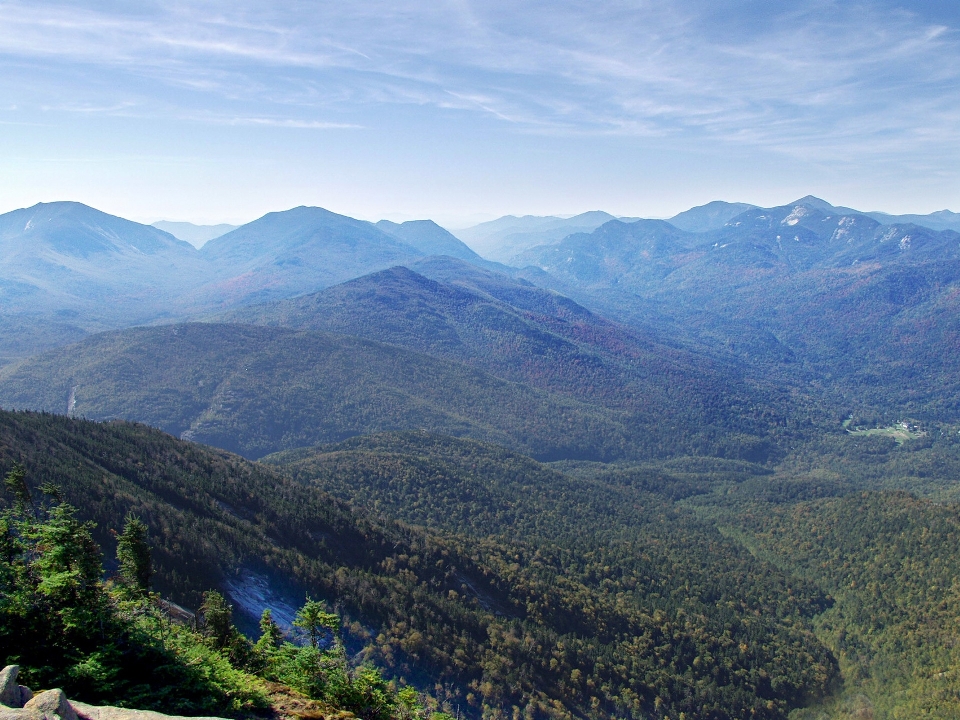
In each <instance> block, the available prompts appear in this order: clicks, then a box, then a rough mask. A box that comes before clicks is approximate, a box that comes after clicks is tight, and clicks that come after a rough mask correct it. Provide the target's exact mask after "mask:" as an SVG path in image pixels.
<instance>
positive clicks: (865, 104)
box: [0, 0, 960, 159]
mask: <svg viewBox="0 0 960 720" xmlns="http://www.w3.org/2000/svg"><path fill="white" fill-rule="evenodd" d="M98 5H99V4H98V3H93V2H89V3H83V2H74V3H51V2H43V1H41V2H31V3H25V2H0V69H2V67H3V66H4V65H7V66H12V65H16V64H24V63H26V64H28V65H29V66H30V67H31V68H32V74H31V78H33V79H36V78H37V77H42V78H43V79H44V82H45V83H46V84H47V85H48V86H52V85H56V83H57V78H58V77H60V76H61V71H62V69H63V68H65V67H68V66H69V67H77V66H82V67H83V68H85V73H86V74H87V75H89V76H90V77H91V78H93V79H92V81H91V83H90V87H89V88H84V87H79V88H77V87H74V88H71V87H70V86H69V84H68V83H64V87H63V88H61V92H63V93H64V94H65V95H66V97H67V98H68V99H69V102H67V103H66V104H68V105H69V104H71V102H72V103H73V104H74V105H75V106H80V105H82V104H84V103H86V104H87V105H89V106H90V107H91V108H93V107H102V108H103V109H102V112H104V113H106V114H109V113H110V112H114V111H115V112H119V113H124V112H128V111H129V108H130V106H131V105H135V106H136V108H137V111H138V112H145V113H156V114H160V115H168V116H171V117H191V118H192V117H197V116H198V114H203V113H205V112H206V113H209V114H210V115H213V116H224V117H234V116H235V117H246V118H247V119H246V120H244V122H246V123H248V124H262V125H265V126H266V125H272V126H277V127H303V128H307V127H311V128H316V129H344V128H355V127H357V126H358V124H362V123H356V122H354V121H353V120H351V121H349V122H347V121H343V119H342V118H341V117H339V116H338V114H341V113H345V114H354V115H355V114H357V113H360V114H362V112H363V108H365V107H371V106H378V105H390V104H397V105H403V104H413V105H420V106H432V107H435V108H437V109H438V110H439V111H455V112H466V113H475V114H479V115H481V116H486V117H489V118H490V119H491V120H493V121H496V122H502V123H505V124H507V125H509V126H511V127H513V128H515V129H517V130H520V131H523V132H527V133H529V132H534V133H536V132H543V133H550V134H563V133H569V134H570V135H584V134H597V135H624V136H640V137H664V138H678V139H681V140H682V139H683V138H697V139H699V140H701V141H703V142H716V143H725V144H729V145H748V146H755V147H762V148H767V149H773V150H775V151H777V152H783V153H787V154H794V155H798V156H800V155H806V156H813V157H820V158H824V159H825V158H828V157H829V156H830V155H831V154H835V153H836V152H837V150H838V149H839V148H846V149H848V150H849V149H851V148H853V149H855V150H856V151H857V152H858V153H866V154H889V153H931V154H934V155H936V154H937V153H940V152H942V146H943V144H944V143H950V142H952V143H954V144H956V140H957V137H956V133H957V131H956V127H957V126H956V118H957V117H958V114H960V33H958V29H957V28H955V27H951V26H949V25H947V24H944V23H943V22H942V18H938V19H936V20H931V19H928V18H925V17H924V16H923V14H922V12H921V10H920V9H915V10H912V11H911V10H909V9H907V10H903V9H900V10H895V11H891V10H890V9H889V8H887V7H885V6H882V5H881V4H879V3H876V2H853V3H849V2H840V1H839V0H800V1H799V2H797V3H794V4H791V6H790V7H789V9H787V10H777V9H775V8H774V9H770V8H763V6H761V5H759V4H757V5H753V4H751V3H729V4H727V5H724V4H723V3H705V2H704V3H700V2H695V1H694V0H690V1H688V2H674V3H647V2H636V1H630V2H628V1H627V0H610V1H609V2H605V3H602V4H600V5H598V4H596V3H589V2H580V1H572V0H567V1H563V0H560V1H558V2H555V3H551V5H550V6H549V8H546V7H545V6H542V5H539V4H537V5H534V4H529V3H515V2H506V1H505V0H504V1H501V0H489V1H486V2H471V1H470V0H450V1H448V2H437V3H434V4H432V5H431V6H426V5H425V4H423V3H421V2H414V1H413V0H395V1H394V2H379V1H369V0H361V1H359V2H357V3H305V4H295V5H292V8H293V9H292V10H284V9H283V8H281V7H279V5H282V4H278V5H277V6H274V5H273V4H264V3H255V2H249V1H244V0H238V1H237V2H232V3H226V2H223V3H221V2H212V1H211V2H189V1H188V2H180V3H174V4H171V5H166V4H159V3H157V4H149V3H148V4H146V5H143V6H140V7H138V9H137V11H136V12H135V13H131V12H125V11H122V10H121V9H118V8H122V6H121V5H116V6H114V10H113V11H109V10H102V9H98ZM738 8H739V10H738ZM738 12H739V14H738ZM8 75H9V73H8ZM12 82H13V81H8V84H7V87H8V89H10V90H14V89H16V88H14V87H11V85H10V83H12ZM71 93H73V94H75V95H76V97H72V98H71V97H70V96H71ZM84 93H93V94H94V95H96V99H95V100H86V99H84V98H81V97H79V96H80V95H83V94H84ZM111 94H112V95H113V96H111ZM115 108H119V109H118V110H113V109H115ZM257 108H261V110H260V111H259V112H251V110H255V109H257ZM263 109H266V110H267V111H268V112H264V111H263ZM91 112H92V110H91Z"/></svg>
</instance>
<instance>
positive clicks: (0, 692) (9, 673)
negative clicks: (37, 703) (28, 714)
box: [0, 665, 24, 708]
mask: <svg viewBox="0 0 960 720" xmlns="http://www.w3.org/2000/svg"><path fill="white" fill-rule="evenodd" d="M19 672H20V666H19V665H7V666H6V667H5V668H4V669H3V670H0V705H6V706H7V707H8V708H22V707H23V703H24V700H23V697H22V693H21V692H20V686H19V685H17V675H18V674H19Z"/></svg>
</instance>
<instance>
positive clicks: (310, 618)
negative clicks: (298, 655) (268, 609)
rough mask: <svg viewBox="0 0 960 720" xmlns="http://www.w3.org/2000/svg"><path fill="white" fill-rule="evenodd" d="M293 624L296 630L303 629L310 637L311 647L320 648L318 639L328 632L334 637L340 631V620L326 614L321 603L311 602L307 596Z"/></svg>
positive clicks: (331, 614)
mask: <svg viewBox="0 0 960 720" xmlns="http://www.w3.org/2000/svg"><path fill="white" fill-rule="evenodd" d="M293 624H294V625H296V626H297V627H298V628H303V629H304V630H306V631H307V633H308V634H309V635H310V645H311V647H314V648H318V647H320V638H321V637H323V636H324V635H326V631H327V630H329V631H330V632H332V633H333V634H334V635H336V633H337V631H338V630H339V629H340V618H339V617H337V616H336V615H335V614H333V613H328V612H327V611H326V610H325V609H324V606H323V603H321V602H319V601H317V600H311V599H310V597H309V596H307V602H306V603H305V604H304V606H303V607H302V608H300V610H299V611H298V612H297V617H296V619H295V620H294V621H293Z"/></svg>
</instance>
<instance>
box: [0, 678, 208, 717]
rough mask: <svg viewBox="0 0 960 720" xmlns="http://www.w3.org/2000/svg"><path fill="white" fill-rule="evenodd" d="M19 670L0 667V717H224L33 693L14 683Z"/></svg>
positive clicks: (58, 692)
mask: <svg viewBox="0 0 960 720" xmlns="http://www.w3.org/2000/svg"><path fill="white" fill-rule="evenodd" d="M19 672H20V668H19V666H17V665H7V666H6V667H5V668H4V669H3V670H2V671H0V720H225V719H224V718H214V717H205V718H196V717H194V718H185V717H181V716H178V715H163V714H161V713H157V712H151V711H149V710H130V709H128V708H118V707H111V706H109V705H87V704H86V703H82V702H76V701H73V702H71V701H70V700H67V696H66V695H65V694H64V692H63V690H47V691H46V692H42V693H38V694H37V695H34V694H33V692H32V691H31V690H30V688H28V687H25V686H23V685H18V684H17V675H18V674H19Z"/></svg>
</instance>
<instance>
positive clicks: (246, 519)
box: [2, 413, 836, 717]
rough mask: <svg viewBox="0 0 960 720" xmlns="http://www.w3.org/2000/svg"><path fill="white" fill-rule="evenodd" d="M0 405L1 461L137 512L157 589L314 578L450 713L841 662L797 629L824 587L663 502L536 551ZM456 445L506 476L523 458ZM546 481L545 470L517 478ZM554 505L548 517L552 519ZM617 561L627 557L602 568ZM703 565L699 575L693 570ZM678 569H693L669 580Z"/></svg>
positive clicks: (77, 495)
mask: <svg viewBox="0 0 960 720" xmlns="http://www.w3.org/2000/svg"><path fill="white" fill-rule="evenodd" d="M2 417H3V430H2V432H3V436H2V447H3V458H4V459H3V462H4V464H5V466H6V467H9V466H10V463H11V462H12V461H14V460H16V461H19V462H22V463H23V464H24V466H25V468H26V471H27V476H28V477H31V478H35V479H36V480H35V481H39V480H40V479H41V478H42V481H44V482H56V483H58V484H59V485H60V486H61V487H62V488H63V493H64V496H65V497H66V499H67V500H68V501H73V502H75V503H76V504H77V505H78V506H79V507H80V508H81V517H82V518H84V519H86V518H90V519H94V520H96V521H97V522H98V531H97V532H98V535H97V537H98V538H99V539H100V540H101V542H102V544H104V546H105V547H106V548H110V546H111V540H110V537H111V536H110V534H109V530H110V528H115V527H117V525H118V520H117V518H122V517H123V516H125V515H126V514H127V513H128V512H130V511H133V512H135V513H137V514H138V515H139V516H140V517H142V518H143V520H144V521H145V522H146V524H147V525H148V527H149V529H150V535H151V538H152V539H153V543H154V546H155V555H156V568H157V582H156V586H157V587H158V589H160V590H161V591H162V592H166V593H169V594H170V595H171V596H172V597H173V598H174V599H176V600H179V601H181V602H183V603H184V604H187V605H188V606H192V607H196V606H197V604H198V603H197V601H198V600H199V596H198V593H199V591H200V590H201V589H205V588H207V587H209V586H210V585H213V584H219V585H220V586H221V587H224V586H226V587H230V586H229V584H228V583H225V582H224V581H225V580H227V579H229V578H230V577H233V576H235V575H236V574H237V573H238V572H239V571H241V570H246V571H249V572H255V573H257V574H260V575H262V576H265V577H272V578H274V579H275V580H274V581H275V582H278V583H279V586H280V587H281V588H282V587H283V586H284V584H285V583H286V584H287V588H288V592H304V591H309V592H311V593H313V594H314V595H315V596H316V597H320V598H323V599H326V600H328V601H329V602H331V603H337V604H338V606H339V607H340V608H342V612H344V613H346V615H347V622H348V624H347V626H346V627H347V628H348V630H349V631H350V632H352V633H353V635H354V637H355V638H356V639H357V642H359V643H361V644H367V645H369V650H368V651H367V656H368V657H371V658H375V659H377V660H378V661H379V662H380V663H382V664H383V665H384V666H386V667H387V668H388V669H391V670H392V671H394V672H398V673H403V674H408V676H410V675H409V674H410V673H413V675H412V677H421V676H420V675H419V673H421V672H428V673H430V674H432V675H433V677H435V678H437V679H438V681H439V684H438V685H436V686H435V687H433V691H434V693H437V694H439V695H440V696H441V699H449V700H450V701H456V702H460V703H461V704H462V705H463V706H464V708H465V709H470V708H473V709H476V710H481V709H483V710H484V712H485V713H487V714H489V715H492V716H497V715H498V714H500V712H501V710H500V709H504V710H509V708H510V707H511V706H514V705H516V706H517V707H519V708H520V709H521V712H524V711H525V712H526V713H527V714H529V715H532V716H534V717H536V716H541V715H542V716H549V717H567V716H569V715H570V714H572V715H574V716H600V715H605V714H608V713H613V712H615V713H617V714H625V715H628V716H636V717H642V716H644V715H645V714H648V713H653V714H655V715H661V716H669V717H673V716H676V715H677V714H678V713H679V712H688V713H697V712H703V709H704V708H707V707H709V708H712V710H710V712H711V713H713V714H714V715H715V716H716V717H739V716H741V715H742V714H744V713H748V712H749V713H750V714H752V715H754V716H757V717H781V716H782V714H783V712H784V711H785V710H786V709H789V708H790V707H792V706H794V705H795V704H797V703H802V702H804V701H805V700H806V699H808V698H811V697H816V696H819V695H821V694H823V693H824V692H825V691H826V689H827V686H828V685H829V682H830V680H831V678H833V677H834V675H835V673H836V669H835V664H834V661H833V659H832V657H831V656H830V655H829V653H827V652H826V650H825V649H824V648H823V647H822V646H821V645H820V644H819V643H818V642H817V641H816V640H815V639H814V638H813V636H812V634H811V633H810V630H809V629H805V628H809V622H810V618H811V617H812V616H813V615H814V614H815V613H816V612H817V611H818V610H819V609H822V608H823V607H825V606H826V604H827V601H826V599H825V598H824V596H822V595H821V594H820V593H819V592H818V591H817V590H816V589H814V588H813V587H812V586H808V585H805V584H802V583H796V582H793V581H790V580H789V579H787V578H786V577H785V576H783V575H780V574H779V573H778V572H777V571H776V570H774V569H773V568H772V567H771V566H764V565H763V563H761V562H758V561H756V560H753V559H752V557H751V556H750V555H749V554H748V553H744V552H743V551H740V550H738V549H737V547H736V546H735V545H731V544H728V543H726V542H725V541H724V540H723V539H722V538H721V537H720V536H719V535H717V534H716V532H715V531H711V530H710V529H709V528H707V527H701V526H699V525H698V524H697V523H696V522H695V521H694V520H692V519H689V518H688V519H684V517H683V516H676V515H675V514H673V513H671V512H669V511H668V510H667V509H666V508H665V507H663V506H662V504H661V503H658V502H651V503H650V509H649V510H648V511H644V510H643V506H642V505H641V504H637V505H636V506H635V507H634V510H635V511H636V512H640V513H642V514H643V516H644V519H643V521H642V522H643V524H644V525H645V526H647V527H648V536H647V539H646V540H644V541H643V542H642V543H639V544H638V543H637V541H636V540H633V541H631V540H630V538H628V537H624V538H622V539H620V541H618V542H615V543H613V546H612V547H611V548H610V550H609V553H607V554H606V556H604V555H596V554H592V553H591V551H590V545H589V544H587V545H576V544H572V543H571V544H569V545H567V543H565V542H563V541H562V540H561V541H560V542H558V543H554V544H553V545H548V544H547V543H543V542H541V539H542V538H543V537H545V535H542V534H541V535H536V534H531V535H530V537H529V538H528V539H525V540H522V541H518V542H510V543H508V542H506V541H505V540H502V539H501V540H499V541H498V540H497V539H496V538H495V537H493V536H487V533H486V531H483V530H482V528H480V527H478V528H477V530H476V531H475V532H471V533H469V534H468V535H463V534H458V533H452V532H444V531H443V528H440V531H441V532H440V534H439V535H436V534H428V533H425V532H423V531H416V530H411V529H405V528H404V526H402V525H396V524H394V523H393V522H392V521H389V520H376V521H374V520H371V519H365V518H364V517H363V515H360V516H358V515H356V514H355V512H354V511H350V510H349V509H348V508H347V507H346V506H344V505H341V504H339V503H337V502H335V501H332V500H331V499H330V498H329V496H327V495H326V494H325V493H324V492H322V491H320V490H318V489H314V488H311V487H309V486H307V485H303V484H300V483H292V482H290V481H285V480H283V479H282V478H280V477H278V476H277V475H275V474H273V473H271V472H270V471H268V470H265V469H260V468H258V467H257V466H254V465H251V464H249V463H247V462H245V461H243V460H241V459H239V458H236V457H235V456H229V455H225V454H222V453H215V452H212V451H210V450H207V449H204V448H202V447H199V446H195V445H192V444H188V443H184V442H182V441H177V440H175V439H173V438H170V437H169V436H165V435H163V434H162V433H159V432H157V431H154V430H150V429H148V428H145V427H143V426H131V425H127V424H122V423H107V424H97V423H91V422H89V421H77V420H68V419H65V418H62V417H56V416H50V415H34V414H12V413H4V414H3V416H2ZM400 441H401V443H403V442H406V441H404V440H403V439H402V438H401V439H400ZM449 442H450V441H444V440H438V441H434V442H433V443H432V444H433V445H435V446H439V447H441V448H447V449H446V450H445V451H444V452H445V454H448V455H451V457H452V462H454V463H456V462H462V458H463V456H464V455H465V454H468V453H465V452H464V450H462V449H460V450H458V449H457V448H458V447H459V446H457V445H454V446H453V447H450V446H449ZM428 445H429V443H428ZM470 448H475V449H470ZM467 449H468V450H469V451H470V452H474V453H476V454H478V457H483V456H486V457H487V458H488V460H487V462H488V463H493V465H494V466H496V465H503V466H505V467H506V468H507V469H508V470H507V471H509V468H510V466H511V465H517V464H519V466H520V467H524V466H529V463H531V462H532V461H530V460H525V459H523V458H520V457H516V456H511V455H509V454H506V455H505V454H504V453H503V451H500V450H496V449H495V448H485V447H484V446H469V445H468V446H467ZM458 458H459V459H458ZM374 459H375V458H374ZM490 469H491V468H488V470H490ZM486 474H488V475H489V472H487V473H486ZM554 477H556V474H555V473H553V472H551V471H547V470H544V471H542V477H541V478H535V479H532V481H533V482H534V484H535V485H538V484H544V481H545V480H549V479H550V478H554ZM538 481H539V482H538ZM546 484H549V483H546ZM543 491H544V492H546V493H547V494H548V495H549V489H548V488H543ZM535 492H536V493H539V492H540V490H539V489H535ZM638 497H639V496H638ZM651 497H653V496H651ZM505 499H509V497H508V496H507V495H506V494H505ZM608 501H609V500H608ZM572 504H573V505H576V504H577V503H576V502H574V503H572ZM518 514H520V513H518ZM569 519H570V518H563V517H561V515H560V514H559V512H558V513H554V514H553V519H552V520H550V522H557V521H562V520H569ZM493 522H496V523H499V520H497V519H495V518H494V520H493ZM548 526H549V522H548ZM448 527H449V526H448ZM449 529H452V528H449ZM681 536H683V537H685V538H686V539H684V540H683V542H680V538H681ZM611 539H612V538H611ZM691 540H692V541H693V542H692V543H691V542H690V541H691ZM478 541H479V542H478ZM641 545H642V547H643V549H641ZM631 548H633V549H631ZM598 550H599V546H595V547H594V550H593V552H594V553H596V552H597V551H598ZM677 553H679V555H677ZM617 557H619V558H621V559H622V560H623V561H625V562H626V563H627V564H626V565H625V566H624V568H623V569H622V570H621V569H616V570H615V569H614V567H613V566H611V565H609V564H608V563H610V562H611V561H612V560H613V559H614V558H617ZM694 557H699V558H700V561H699V562H696V563H691V562H690V560H691V559H692V558H694ZM701 562H706V563H708V565H707V568H709V567H711V566H713V567H714V570H713V571H710V570H707V569H704V570H697V569H696V568H698V567H700V563H701ZM681 563H683V564H684V565H685V566H686V567H689V568H690V571H691V573H692V574H690V575H688V576H685V577H684V576H681V575H677V573H676V572H675V569H676V567H679V566H680V564H681ZM604 568H607V569H604ZM715 573H719V575H717V574H715ZM744 588H748V592H747V593H746V594H744ZM787 588H789V590H788V589H787ZM747 609H749V611H747ZM508 714H509V713H508Z"/></svg>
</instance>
